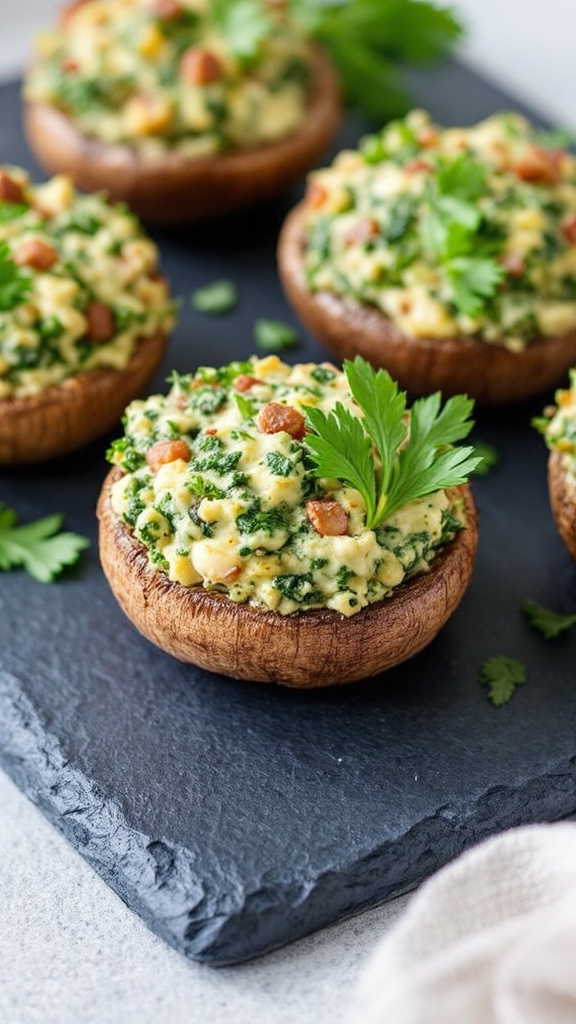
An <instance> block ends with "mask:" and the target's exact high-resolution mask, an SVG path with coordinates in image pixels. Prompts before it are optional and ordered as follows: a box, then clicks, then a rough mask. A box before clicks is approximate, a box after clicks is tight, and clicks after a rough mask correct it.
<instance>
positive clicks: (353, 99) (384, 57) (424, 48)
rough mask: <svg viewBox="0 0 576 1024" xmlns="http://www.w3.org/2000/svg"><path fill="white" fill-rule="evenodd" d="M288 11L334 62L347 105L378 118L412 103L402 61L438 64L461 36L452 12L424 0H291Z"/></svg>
mask: <svg viewBox="0 0 576 1024" xmlns="http://www.w3.org/2000/svg"><path fill="white" fill-rule="evenodd" d="M288 10H289V12H290V13H291V14H292V16H293V18H294V20H295V21H296V24H297V25H299V26H300V28H301V30H302V32H303V33H304V34H305V35H307V36H308V37H309V38H311V39H314V40H316V41H317V42H319V43H320V44H321V46H322V47H323V48H324V49H325V50H326V51H327V52H328V54H329V55H330V57H331V58H332V60H333V62H334V64H335V65H336V67H337V69H338V71H339V73H340V79H341V81H342V85H343V88H344V93H345V96H346V99H347V100H348V102H350V103H352V104H353V105H355V106H358V107H360V108H361V109H362V110H363V112H364V113H365V114H367V115H368V116H369V117H374V118H377V119H379V120H383V119H386V118H389V117H394V116H396V115H398V114H401V113H404V112H405V111H406V110H407V109H408V107H409V106H410V105H411V104H410V97H409V94H408V92H407V90H406V87H405V85H404V82H403V77H402V72H401V70H400V68H401V65H402V63H404V64H405V63H406V62H408V63H415V64H424V63H428V62H430V61H432V60H436V59H438V58H440V57H442V56H444V55H445V54H446V53H447V52H448V51H449V50H450V49H451V47H452V46H453V45H454V44H455V43H456V42H457V41H458V40H459V39H460V38H461V36H462V27H461V25H460V23H459V22H458V20H457V18H456V16H455V14H454V12H453V11H452V10H451V9H450V8H448V7H442V6H440V5H439V4H436V3H430V2H428V0H290V2H289V4H288Z"/></svg>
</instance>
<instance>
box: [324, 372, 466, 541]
mask: <svg viewBox="0 0 576 1024" xmlns="http://www.w3.org/2000/svg"><path fill="white" fill-rule="evenodd" d="M344 372H345V373H346V377H347V378H348V383H349V385H350V390H351V392H352V395H353V396H354V398H355V400H356V402H357V404H358V406H359V407H360V410H361V412H362V418H359V417H357V416H355V415H354V414H353V413H352V412H350V411H349V410H348V409H346V408H345V407H344V406H343V405H342V404H341V403H340V402H339V403H338V404H337V405H336V406H335V408H334V409H333V410H332V411H331V412H330V413H328V414H326V413H324V412H322V411H321V410H320V409H314V408H312V407H311V408H309V409H308V410H307V416H308V424H309V426H310V427H311V428H312V431H313V433H308V434H307V435H306V444H307V445H308V447H309V449H310V457H311V459H312V460H313V462H314V464H315V467H316V473H317V475H318V476H321V477H335V478H336V479H338V480H342V481H343V482H345V483H346V484H348V485H350V486H352V487H354V488H356V490H358V491H359V492H360V494H361V495H362V497H363V499H364V502H365V505H366V528H367V529H368V530H372V529H374V528H375V527H377V526H378V525H379V524H380V523H382V522H383V521H384V520H385V519H387V518H388V517H389V516H391V515H392V513H393V512H396V511H397V509H399V508H401V507H402V506H403V505H407V504H408V503H409V502H410V501H414V499H415V498H422V497H424V496H425V495H427V494H432V493H433V492H435V491H439V490H443V489H444V488H446V487H455V486H457V485H458V484H462V483H464V482H465V481H466V479H467V477H468V475H469V474H470V473H471V472H472V471H473V470H474V469H475V467H476V466H477V464H478V462H479V459H477V458H475V457H474V449H473V448H472V447H460V448H453V447H451V446H452V445H453V443H454V442H455V441H460V440H461V439H462V438H464V437H466V436H467V435H468V434H469V433H470V430H471V429H472V426H473V423H472V421H471V420H470V419H469V416H470V413H471V411H472V407H473V404H474V403H473V401H472V400H471V399H469V398H467V397H466V396H465V395H455V396H454V397H452V398H449V399H448V401H447V402H446V403H445V404H444V406H443V407H442V408H440V394H439V393H438V392H436V393H435V394H433V395H429V396H428V397H427V398H419V399H418V400H417V401H416V402H414V404H413V406H412V408H411V409H410V411H409V412H408V411H407V409H406V394H405V392H403V391H400V390H399V388H398V385H397V384H396V382H395V381H393V380H392V378H391V376H390V374H389V373H388V372H387V371H386V370H377V371H376V370H373V369H372V367H371V366H370V364H369V363H367V362H366V360H364V359H362V357H361V356H356V359H355V360H354V361H353V362H350V361H349V360H347V361H346V362H345V363H344ZM374 449H376V451H377V456H375V455H374Z"/></svg>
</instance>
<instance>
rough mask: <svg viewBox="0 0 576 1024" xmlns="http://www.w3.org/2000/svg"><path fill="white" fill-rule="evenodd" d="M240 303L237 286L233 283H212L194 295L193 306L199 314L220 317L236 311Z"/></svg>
mask: <svg viewBox="0 0 576 1024" xmlns="http://www.w3.org/2000/svg"><path fill="white" fill-rule="evenodd" d="M237 301H238V292H237V290H236V285H235V284H234V283H233V282H232V281H212V283H211V284H207V285H206V286H205V287H204V288H197V289H196V291H195V292H193V293H192V298H191V302H192V306H193V307H194V309H195V310H196V311H197V312H198V313H208V314H211V315H213V316H218V315H219V314H220V313H228V312H229V311H230V310H231V309H234V306H235V305H236V303H237Z"/></svg>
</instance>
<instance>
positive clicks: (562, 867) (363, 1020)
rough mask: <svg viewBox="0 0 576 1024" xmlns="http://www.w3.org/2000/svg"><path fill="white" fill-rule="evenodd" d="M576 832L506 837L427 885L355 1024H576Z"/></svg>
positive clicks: (370, 981) (559, 829) (378, 963)
mask: <svg viewBox="0 0 576 1024" xmlns="http://www.w3.org/2000/svg"><path fill="white" fill-rule="evenodd" d="M575 1022H576V824H571V823H562V824H557V825H531V826H526V827H523V828H517V829H511V830H510V831H509V832H505V833H503V834H502V835H499V836H497V837H495V838H493V839H489V840H487V841H485V842H483V843H481V844H479V845H478V846H476V847H474V848H473V849H472V850H470V851H469V852H468V853H465V854H463V855H462V856H461V857H459V858H458V859H457V860H456V861H454V862H453V863H452V864H450V865H449V866H448V867H445V868H443V869H442V871H439V872H438V874H437V875H435V876H434V877H433V878H431V879H430V880H429V881H428V882H426V883H425V884H424V885H423V886H422V888H421V889H420V891H419V892H418V893H417V894H416V896H415V897H414V898H413V900H412V902H411V903H410V904H409V905H408V908H407V910H406V911H405V912H404V914H403V916H402V917H400V918H399V920H398V922H397V924H396V925H395V926H394V927H393V928H392V929H391V931H390V932H388V933H387V935H386V937H385V938H384V940H383V941H382V942H381V943H380V945H379V946H378V947H377V948H376V950H375V952H374V954H373V956H372V957H371V959H370V961H369V962H368V964H367V966H366V969H365V971H364V974H363V975H362V977H361V980H360V985H359V988H358V990H357V992H356V998H355V1003H354V1009H353V1011H352V1014H351V1017H350V1024H575Z"/></svg>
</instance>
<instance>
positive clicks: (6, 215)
mask: <svg viewBox="0 0 576 1024" xmlns="http://www.w3.org/2000/svg"><path fill="white" fill-rule="evenodd" d="M28 209H29V206H28V205H27V203H9V202H7V200H5V199H2V200H1V201H0V224H8V223H9V222H10V221H12V220H18V217H21V216H22V215H23V214H24V213H26V211H27V210H28Z"/></svg>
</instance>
